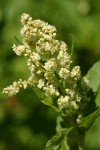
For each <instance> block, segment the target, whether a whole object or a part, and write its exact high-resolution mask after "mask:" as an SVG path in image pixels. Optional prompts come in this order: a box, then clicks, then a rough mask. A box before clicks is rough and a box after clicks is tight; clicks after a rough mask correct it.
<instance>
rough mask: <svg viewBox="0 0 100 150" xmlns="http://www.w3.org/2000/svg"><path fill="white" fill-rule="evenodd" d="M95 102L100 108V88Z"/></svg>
mask: <svg viewBox="0 0 100 150" xmlns="http://www.w3.org/2000/svg"><path fill="white" fill-rule="evenodd" d="M95 102H96V104H97V106H100V87H99V90H98V93H97V96H96V99H95Z"/></svg>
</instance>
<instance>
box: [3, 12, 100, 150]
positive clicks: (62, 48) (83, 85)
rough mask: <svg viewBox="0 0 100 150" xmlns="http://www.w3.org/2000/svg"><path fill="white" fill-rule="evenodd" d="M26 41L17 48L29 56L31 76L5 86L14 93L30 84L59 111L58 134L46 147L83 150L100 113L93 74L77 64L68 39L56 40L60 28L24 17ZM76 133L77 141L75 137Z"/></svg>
mask: <svg viewBox="0 0 100 150" xmlns="http://www.w3.org/2000/svg"><path fill="white" fill-rule="evenodd" d="M21 23H22V29H21V31H20V33H21V36H22V43H21V44H20V45H15V44H14V45H13V46H12V48H13V51H14V52H15V53H16V54H17V55H18V56H21V55H23V56H24V57H25V58H26V61H27V66H28V69H29V71H30V76H29V78H28V79H27V80H22V79H19V81H17V82H16V81H15V82H13V84H12V85H10V86H8V87H6V88H4V90H3V93H5V94H8V95H9V96H12V95H14V94H16V93H18V92H19V90H20V88H24V89H26V88H27V86H28V85H31V86H32V87H33V90H34V92H35V93H36V94H37V96H38V97H39V98H40V99H41V101H42V102H43V103H44V104H46V105H48V106H50V107H51V108H53V109H54V110H55V111H57V112H58V113H59V117H58V119H57V120H58V121H57V128H56V129H57V134H56V135H55V136H54V137H53V138H52V139H51V140H49V141H48V143H47V144H46V147H45V149H46V150H65V149H66V150H67V149H70V150H71V149H74V150H78V149H79V150H81V149H83V148H84V137H85V133H86V130H87V129H88V128H89V127H90V125H91V124H92V123H93V122H94V121H95V119H96V118H97V117H98V116H99V115H100V108H97V107H96V105H95V101H94V100H92V98H91V94H89V93H90V92H91V84H90V83H89V74H88V75H87V77H86V76H85V77H82V76H81V70H80V67H79V66H73V61H72V58H71V55H70V54H69V52H68V48H67V45H66V43H65V42H63V41H59V40H57V39H56V28H55V27H54V26H51V25H49V24H48V23H46V22H44V21H41V20H32V18H31V17H30V16H29V15H28V14H25V13H24V14H22V16H21ZM73 136H74V138H75V139H74V140H73Z"/></svg>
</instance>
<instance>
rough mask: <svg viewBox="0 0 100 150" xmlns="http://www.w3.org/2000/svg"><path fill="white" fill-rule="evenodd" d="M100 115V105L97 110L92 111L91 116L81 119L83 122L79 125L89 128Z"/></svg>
mask: <svg viewBox="0 0 100 150" xmlns="http://www.w3.org/2000/svg"><path fill="white" fill-rule="evenodd" d="M99 116H100V107H99V108H98V109H97V110H96V111H94V112H93V113H91V114H90V115H89V116H87V117H85V118H83V119H82V120H81V124H80V126H79V127H82V128H85V129H88V128H89V127H90V126H91V125H92V124H93V123H94V121H95V120H96V119H97V118H98V117H99Z"/></svg>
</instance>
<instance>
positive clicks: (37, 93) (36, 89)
mask: <svg viewBox="0 0 100 150" xmlns="http://www.w3.org/2000/svg"><path fill="white" fill-rule="evenodd" d="M33 91H34V93H35V94H36V95H37V97H38V98H40V99H44V98H45V97H46V96H45V94H44V93H43V92H42V91H41V90H39V89H38V88H36V87H34V88H33Z"/></svg>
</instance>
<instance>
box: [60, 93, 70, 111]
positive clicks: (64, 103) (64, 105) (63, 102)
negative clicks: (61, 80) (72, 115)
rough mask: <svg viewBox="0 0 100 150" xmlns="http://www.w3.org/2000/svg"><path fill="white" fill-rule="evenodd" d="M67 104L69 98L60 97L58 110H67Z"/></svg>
mask: <svg viewBox="0 0 100 150" xmlns="http://www.w3.org/2000/svg"><path fill="white" fill-rule="evenodd" d="M68 102H69V96H67V95H66V96H65V97H63V96H61V97H60V98H59V99H58V105H59V108H60V109H63V108H67V107H68Z"/></svg>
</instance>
